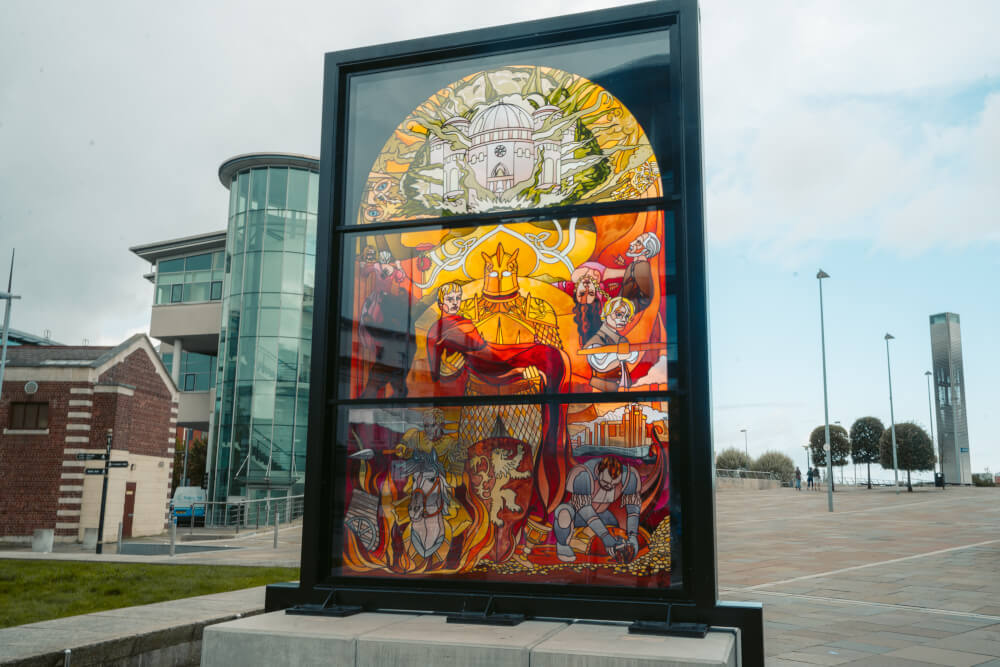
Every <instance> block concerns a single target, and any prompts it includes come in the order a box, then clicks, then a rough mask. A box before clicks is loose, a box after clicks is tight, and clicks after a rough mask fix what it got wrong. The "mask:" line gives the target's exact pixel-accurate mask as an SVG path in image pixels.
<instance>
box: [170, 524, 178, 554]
mask: <svg viewBox="0 0 1000 667" xmlns="http://www.w3.org/2000/svg"><path fill="white" fill-rule="evenodd" d="M176 540H177V519H176V518H175V519H174V520H173V521H171V522H170V555H171V556H173V555H174V543H175V542H176Z"/></svg>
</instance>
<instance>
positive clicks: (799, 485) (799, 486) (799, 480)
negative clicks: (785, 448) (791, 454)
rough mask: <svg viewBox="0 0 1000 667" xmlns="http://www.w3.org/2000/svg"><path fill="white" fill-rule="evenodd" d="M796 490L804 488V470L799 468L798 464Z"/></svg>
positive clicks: (796, 468)
mask: <svg viewBox="0 0 1000 667" xmlns="http://www.w3.org/2000/svg"><path fill="white" fill-rule="evenodd" d="M795 490H796V491H801V490H802V471H801V470H799V467H798V466H795Z"/></svg>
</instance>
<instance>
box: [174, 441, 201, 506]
mask: <svg viewBox="0 0 1000 667" xmlns="http://www.w3.org/2000/svg"><path fill="white" fill-rule="evenodd" d="M190 447H191V449H189V450H188V466H187V476H188V479H189V480H191V483H190V484H189V485H188V486H201V485H202V482H203V481H204V478H205V458H206V455H207V454H208V443H207V442H205V441H204V440H202V439H200V438H199V439H197V440H192V441H191V445H190ZM183 473H184V439H183V438H177V447H176V449H175V451H174V479H173V486H171V487H170V488H171V492H170V493H171V495H173V489H176V488H177V487H178V486H180V485H181V475H182V474H183Z"/></svg>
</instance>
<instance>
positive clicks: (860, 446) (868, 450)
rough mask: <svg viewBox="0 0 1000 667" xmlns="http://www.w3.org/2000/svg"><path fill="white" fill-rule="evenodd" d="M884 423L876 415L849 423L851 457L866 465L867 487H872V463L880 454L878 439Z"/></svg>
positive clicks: (877, 460) (876, 461)
mask: <svg viewBox="0 0 1000 667" xmlns="http://www.w3.org/2000/svg"><path fill="white" fill-rule="evenodd" d="M884 431H885V425H884V424H883V423H882V422H881V421H880V420H879V419H878V418H877V417H861V418H860V419H858V420H856V421H855V422H854V423H853V424H852V425H851V459H853V461H854V462H855V463H865V464H867V465H868V488H869V489H870V488H872V464H873V463H878V462H879V459H880V458H881V456H882V450H881V445H880V444H879V440H880V439H881V438H882V433H883V432H884Z"/></svg>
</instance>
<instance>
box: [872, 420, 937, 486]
mask: <svg viewBox="0 0 1000 667" xmlns="http://www.w3.org/2000/svg"><path fill="white" fill-rule="evenodd" d="M880 443H881V445H882V448H881V449H882V456H881V463H882V467H883V468H891V467H892V430H891V429H888V428H887V429H886V430H885V432H884V433H883V434H882V439H881V440H880ZM896 459H897V463H898V465H899V468H900V469H901V470H905V471H906V490H907V491H913V484H911V483H910V471H911V470H934V464H935V463H936V462H937V457H935V456H934V446H933V445H932V444H931V436H929V435H927V431H925V430H924V429H922V428H921V427H920V426H918V425H916V424H914V423H913V422H903V423H902V424H896Z"/></svg>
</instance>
